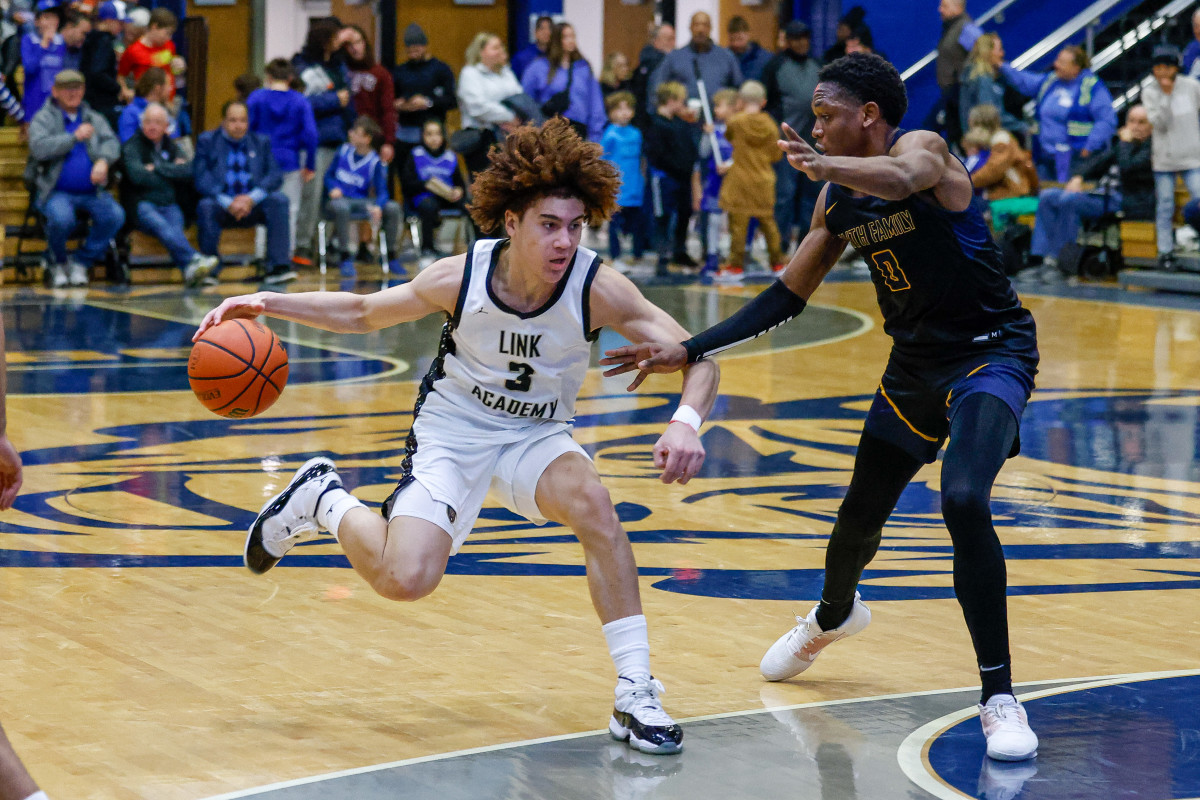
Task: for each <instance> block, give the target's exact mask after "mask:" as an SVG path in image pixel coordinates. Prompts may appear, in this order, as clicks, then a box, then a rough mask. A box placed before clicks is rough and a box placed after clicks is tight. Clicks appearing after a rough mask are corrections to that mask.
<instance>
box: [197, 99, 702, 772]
mask: <svg viewBox="0 0 1200 800" xmlns="http://www.w3.org/2000/svg"><path fill="white" fill-rule="evenodd" d="M491 158H492V166H491V167H490V168H489V169H487V170H485V171H484V172H482V173H480V175H479V176H478V177H477V178H476V180H475V183H474V185H473V187H472V193H473V196H474V201H473V203H472V206H471V214H472V216H473V217H474V219H475V221H476V222H477V223H478V224H479V226H480V228H481V229H482V230H501V229H503V230H504V231H505V233H506V234H507V238H505V239H492V240H481V241H478V242H476V244H475V246H474V247H473V248H472V249H471V251H470V252H469V253H467V254H466V255H460V256H455V257H452V258H446V259H442V260H441V261H438V262H436V263H435V264H433V265H432V266H430V267H429V268H428V269H426V270H425V271H423V272H421V273H420V274H419V275H418V276H417V278H416V279H415V280H413V281H412V282H411V283H408V284H404V285H402V286H396V287H392V288H389V289H384V290H383V291H380V292H377V293H375V294H371V295H356V294H350V293H329V292H310V293H303V294H276V293H269V292H263V293H258V294H253V295H246V296H242V297H233V298H229V299H227V300H225V301H224V302H223V303H221V305H220V306H218V307H217V308H216V309H214V310H213V311H210V312H209V313H208V315H207V316H206V317H205V318H204V321H203V322H202V323H201V325H200V329H199V330H198V331H197V334H196V338H199V336H200V335H201V334H202V333H203V332H204V331H205V330H207V329H208V328H209V327H211V326H212V325H215V324H217V323H219V322H221V321H222V320H226V319H231V318H234V317H242V318H251V317H255V316H258V315H259V314H266V315H267V316H271V317H278V318H281V319H288V320H293V321H295V322H300V323H304V324H306V325H311V326H313V327H317V328H323V329H325V330H331V331H338V332H363V333H365V332H367V331H373V330H378V329H380V328H384V327H387V326H390V325H397V324H399V323H402V322H409V321H412V320H416V319H420V318H422V317H425V316H427V315H429V314H436V313H443V314H446V315H447V316H448V317H449V319H448V321H447V323H446V326H445V328H444V329H443V333H442V341H441V348H440V352H439V355H438V357H437V358H436V359H435V360H434V363H433V365H432V366H431V368H430V370H429V372H428V374H427V375H426V377H425V380H424V382H423V383H422V385H421V391H420V394H419V397H418V399H417V404H416V408H415V409H414V419H413V426H412V431H411V432H410V434H409V437H408V442H407V447H406V453H405V457H404V462H403V465H402V472H403V477H402V479H401V481H400V483H399V485H398V486H397V487H396V490H395V491H394V492H393V493H392V495H391V496H390V497H389V498H388V499H387V501H386V502H385V503H384V505H383V517H381V516H380V515H379V514H377V513H375V512H373V511H369V510H368V509H367V508H366V507H365V506H364V505H363V504H362V503H360V502H359V501H358V500H356V499H355V498H354V497H353V496H352V495H350V494H349V493H348V492H346V491H345V489H344V488H343V487H342V483H341V480H340V478H339V477H338V474H337V472H336V471H335V467H334V464H333V462H331V461H330V460H329V459H326V458H315V459H312V460H311V461H309V462H307V463H306V464H304V466H302V467H301V468H300V470H299V471H298V472H297V473H296V475H295V477H294V478H292V481H291V482H290V483H289V484H288V486H287V487H286V488H285V489H284V490H283V492H281V493H280V494H279V495H278V496H276V497H275V498H274V499H272V500H271V501H270V502H269V503H267V505H266V506H265V507H264V508H263V510H262V513H260V514H259V516H258V519H256V520H255V522H254V525H253V526H252V527H251V528H250V534H249V537H248V538H247V541H246V555H245V560H246V566H247V567H249V568H250V570H251V571H252V572H255V573H263V572H266V571H267V570H269V569H270V568H271V567H273V566H274V565H275V564H276V563H277V562H278V561H279V560H280V559H281V558H282V557H283V556H284V554H286V553H287V552H288V550H290V549H291V548H292V547H293V546H295V545H296V544H299V543H300V542H304V541H309V540H312V539H314V538H316V537H317V536H318V535H319V534H320V533H322V532H325V533H330V534H332V535H334V536H335V537H337V539H338V541H339V542H340V543H341V545H342V547H343V548H344V549H345V551H346V555H347V557H348V558H349V559H350V563H351V564H352V565H353V567H354V569H355V570H356V571H357V572H358V573H359V574H360V575H361V576H362V577H363V578H365V579H366V581H367V582H368V583H369V584H370V585H371V587H372V588H374V589H375V591H376V592H378V593H379V594H380V595H382V596H383V597H386V598H389V599H393V600H417V599H419V598H421V597H424V596H425V595H428V594H429V593H430V592H432V591H433V590H434V589H435V588H436V587H437V585H438V582H439V581H440V580H441V578H442V575H443V573H444V572H445V570H446V563H447V560H448V559H449V558H450V556H451V555H453V554H454V553H455V552H457V551H458V549H459V547H460V546H461V545H462V543H463V541H464V540H465V539H466V538H467V535H468V534H469V533H470V532H471V528H472V526H473V525H474V523H475V520H476V517H477V516H478V514H479V511H480V507H481V506H482V504H483V502H484V498H485V496H486V495H487V493H488V490H489V488H490V490H491V491H492V493H493V496H494V497H495V499H496V500H498V501H499V502H500V503H502V504H503V505H504V506H506V507H507V508H509V509H510V510H512V511H514V512H516V513H518V514H520V515H522V516H524V517H526V518H528V519H530V520H531V521H534V522H543V521H546V520H550V521H553V522H558V523H561V524H563V525H566V526H569V527H570V528H571V529H572V530H573V531H574V533H575V535H576V536H577V537H578V538H579V541H580V542H581V543H582V545H583V549H584V555H585V559H586V564H587V578H588V588H589V590H590V592H591V597H592V603H593V605H594V606H595V608H596V613H597V614H598V615H599V617H600V620H601V622H602V623H603V630H604V634H605V638H606V639H607V642H608V646H609V651H610V653H611V655H612V659H613V663H614V664H615V665H616V668H617V675H618V679H617V688H616V702H615V704H614V709H613V715H612V719H611V720H610V722H609V731H610V732H611V733H612V735H613V736H614V737H616V738H618V739H624V740H627V741H628V742H629V743H630V745H631V746H632V747H635V748H636V749H638V750H641V751H643V752H647V753H676V752H678V751H679V750H680V748H681V747H682V738H683V732H682V730H681V729H680V727H679V726H678V725H677V724H675V722H674V720H672V719H671V718H670V717H669V716H668V715H667V713H666V712H665V711H663V708H662V705H661V703H660V702H659V700H658V693H659V692H660V691H661V690H662V685H661V684H660V683H659V682H658V681H656V680H655V679H654V678H653V677H651V673H650V646H649V640H648V638H647V632H646V618H645V617H644V616H643V615H642V608H641V600H640V598H639V594H638V577H637V565H636V564H635V563H634V559H633V550H632V548H631V547H630V544H629V539H628V537H627V536H626V534H625V531H624V530H623V529H622V527H621V524H620V522H619V521H618V519H617V514H616V511H615V510H614V508H613V504H612V500H611V499H610V498H609V494H608V491H607V490H606V489H605V488H604V486H603V485H602V484H601V483H600V478H599V475H598V474H597V472H596V469H595V467H594V466H593V465H592V462H591V460H590V459H589V458H588V456H587V455H586V454H585V453H584V451H583V449H582V448H581V447H580V446H579V445H578V444H577V443H576V442H575V440H574V439H573V438H572V437H571V421H572V417H573V416H574V406H575V399H576V395H577V393H578V392H579V388H580V386H581V384H582V382H583V379H584V375H585V373H586V371H587V367H588V357H589V354H590V351H591V344H592V341H593V339H594V338H595V334H596V332H597V331H598V330H599V329H600V328H602V327H606V326H607V327H611V328H612V329H613V330H615V331H616V332H618V333H620V334H622V335H623V336H625V337H626V338H628V339H629V340H630V341H635V342H637V341H646V340H647V339H667V340H670V339H671V337H675V339H679V338H680V337H685V338H686V335H687V334H686V332H685V331H684V330H683V328H681V327H680V326H679V324H678V323H676V322H675V321H674V320H673V319H672V318H671V317H670V316H669V315H668V314H667V313H666V312H665V311H663V310H661V309H659V308H658V307H656V306H654V305H653V304H651V303H650V302H649V301H648V300H646V298H645V297H643V296H642V294H641V293H640V292H639V291H638V289H637V288H636V287H635V286H634V285H633V283H631V282H630V281H629V280H628V279H627V278H625V277H624V276H622V275H621V274H620V273H618V272H617V271H616V270H614V269H612V268H610V267H607V266H602V265H601V264H600V261H599V258H598V257H597V255H596V253H594V252H592V251H590V250H588V249H586V248H583V247H580V246H579V239H580V235H581V233H582V231H583V227H584V225H585V224H587V223H590V224H598V223H599V222H600V221H602V220H603V219H605V218H607V217H608V216H609V215H610V214H611V213H612V212H613V211H614V210H615V209H616V198H617V188H618V185H619V182H620V179H619V177H618V173H617V171H616V169H615V168H614V167H613V166H612V165H611V164H610V163H609V162H607V161H604V160H603V158H602V154H601V149H600V147H599V146H598V145H595V144H589V143H587V142H584V141H583V140H581V139H579V137H578V136H576V134H575V133H574V132H573V130H572V129H571V127H570V125H569V124H568V123H567V122H566V121H565V120H562V119H556V120H552V121H550V122H547V123H546V124H545V125H544V126H543V127H542V128H540V129H538V128H533V127H525V128H521V129H520V130H518V131H517V132H516V133H513V134H511V135H510V136H509V137H508V138H507V139H506V140H505V142H504V144H503V145H502V147H501V148H500V149H499V150H497V151H496V152H494V153H493V154H492V156H491ZM717 379H718V371H717V368H716V365H715V364H713V363H711V362H702V363H698V364H696V365H694V366H692V367H690V368H689V370H688V372H687V373H686V374H685V375H684V379H683V389H682V398H681V401H682V402H681V405H680V406H679V409H678V410H677V411H676V412H675V416H674V418H673V419H672V423H671V424H668V426H667V429H666V431H664V433H663V435H662V437H661V438H660V439H659V440H658V442H657V443H656V444H655V445H654V451H653V452H654V461H655V465H656V466H657V467H659V468H661V469H662V470H663V472H662V481H663V482H664V483H671V482H673V481H679V482H680V483H687V482H688V480H690V479H691V478H692V477H693V476H695V475H696V473H697V472H698V471H699V469H700V467H701V465H702V463H703V461H704V448H703V446H702V445H701V443H700V439H699V436H698V431H699V428H700V424H701V422H702V420H703V418H704V416H706V415H707V414H708V412H709V411H710V410H711V408H712V404H713V401H714V400H715V398H716V393H717Z"/></svg>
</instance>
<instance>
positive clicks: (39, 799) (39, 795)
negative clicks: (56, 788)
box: [25, 792, 50, 800]
mask: <svg viewBox="0 0 1200 800" xmlns="http://www.w3.org/2000/svg"><path fill="white" fill-rule="evenodd" d="M25 800H50V798H49V797H47V796H46V793H45V792H34V793H33V794H31V795H29V797H26V798H25Z"/></svg>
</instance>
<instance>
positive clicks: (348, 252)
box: [325, 117, 403, 278]
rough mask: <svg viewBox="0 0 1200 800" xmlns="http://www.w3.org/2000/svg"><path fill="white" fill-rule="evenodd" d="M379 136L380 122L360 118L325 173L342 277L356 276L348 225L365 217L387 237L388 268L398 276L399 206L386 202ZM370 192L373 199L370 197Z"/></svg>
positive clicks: (353, 238) (329, 210) (384, 176)
mask: <svg viewBox="0 0 1200 800" xmlns="http://www.w3.org/2000/svg"><path fill="white" fill-rule="evenodd" d="M381 135H382V131H381V130H380V129H379V123H378V122H376V121H375V120H373V119H371V118H370V117H359V118H358V119H356V120H355V121H354V125H353V126H352V127H351V128H350V133H349V139H350V142H349V144H344V145H342V146H341V148H340V149H339V150H338V151H337V155H336V156H334V159H333V161H332V162H331V163H330V165H329V170H328V171H327V172H326V173H325V191H326V192H328V197H329V205H328V206H327V208H326V214H327V215H328V216H330V217H333V220H334V225H335V228H336V229H337V240H338V244H339V246H340V247H341V248H342V265H341V272H342V277H344V278H353V277H354V276H355V275H357V271H356V270H355V268H354V252H355V247H354V242H355V237H352V235H351V233H352V231H351V225H350V222H351V220H353V219H363V218H368V219H370V220H371V227H372V228H378V227H379V225H380V224H381V223H382V225H383V231H384V235H385V236H386V237H387V247H388V256H389V258H390V261H389V262H388V268H389V269H391V271H392V272H394V273H396V274H401V273H402V272H403V268H402V267H401V266H400V260H399V258H397V251H396V244H397V242H398V241H399V238H400V237H399V233H400V221H401V214H400V206H398V205H397V204H396V203H394V202H392V201H391V200H389V199H388V186H387V183H388V181H387V166H385V165H384V163H383V162H382V161H380V160H379V154H378V153H376V152H375V142H376V141H377V140H378V139H379V137H380V136H381ZM372 189H373V190H374V192H375V197H374V198H373V200H372V198H371V191H372Z"/></svg>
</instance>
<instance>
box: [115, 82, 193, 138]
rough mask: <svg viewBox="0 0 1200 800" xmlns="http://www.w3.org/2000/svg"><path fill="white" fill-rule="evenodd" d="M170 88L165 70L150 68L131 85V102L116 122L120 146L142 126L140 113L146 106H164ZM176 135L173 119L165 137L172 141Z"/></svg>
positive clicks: (176, 130) (177, 130) (177, 133)
mask: <svg viewBox="0 0 1200 800" xmlns="http://www.w3.org/2000/svg"><path fill="white" fill-rule="evenodd" d="M170 88H171V76H169V75H167V72H166V70H163V69H159V68H158V67H151V68H150V69H148V70H146V71H145V72H143V73H142V75H141V77H140V78H138V79H137V82H136V83H135V84H134V85H133V95H134V96H133V100H132V101H130V103H129V105H127V106H125V108H124V109H123V110H122V111H121V116H120V117H119V118H118V120H117V136H118V137H120V139H121V144H124V143H125V142H128V141H129V140H130V139H132V138H133V135H134V134H135V133H137V132H138V128H140V127H141V124H142V112H143V111H145V110H146V107H147V106H148V105H150V104H151V103H162V104H163V105H166V103H167V94H168V93H169V92H170ZM178 135H179V128H178V126H177V125H176V122H175V119H174V118H172V119H171V123H170V126H169V127H168V129H167V136H170V137H171V138H172V139H174V138H175V137H176V136H178Z"/></svg>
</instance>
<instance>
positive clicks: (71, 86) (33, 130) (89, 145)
mask: <svg viewBox="0 0 1200 800" xmlns="http://www.w3.org/2000/svg"><path fill="white" fill-rule="evenodd" d="M83 90H84V80H83V75H82V74H81V73H79V72H77V71H76V70H73V69H65V70H63V71H62V72H60V73H58V75H57V76H56V77H55V79H54V86H53V88H52V89H51V90H50V95H51V99H50V101H49V102H47V103H46V104H45V105H43V106H42V108H41V110H40V111H38V112H37V113H36V114H34V115H33V120H32V121H31V122H30V124H29V161H28V163H27V164H26V167H25V180H26V182H27V183H32V184H33V185H34V187H35V192H34V202H36V203H37V206H38V208H39V209H40V210H41V212H42V214H43V215H44V216H45V218H46V244H47V245H48V248H49V253H48V259H47V261H48V263H49V271H50V285H51V286H54V287H62V286H66V285H68V284H70V285H72V286H86V285H87V282H88V270H89V269H90V268H91V266H92V264H94V263H95V262H97V261H99V260H100V259H101V258H102V257H103V256H104V254H105V253H106V252H107V251H108V248H109V246H110V245H111V244H112V241H113V237H114V236H116V234H117V231H119V230H120V229H121V226H122V225H124V224H125V212H124V210H122V208H121V206H120V204H119V203H117V201H116V200H115V199H114V198H113V196H112V195H111V194H109V193H108V192H107V191H105V186H106V185H107V184H108V178H109V166H110V165H112V164H113V163H114V162H115V161H116V160H117V159H118V158H120V156H121V147H120V144H118V142H117V135H116V134H115V133H113V130H112V128H111V127H110V126H109V124H108V120H106V119H105V118H104V115H102V114H100V113H99V112H98V111H95V110H93V109H92V108H90V107H89V106H88V105H87V103H85V102H83ZM80 213H82V214H84V215H85V216H87V217H88V218H89V219H90V220H91V226H90V229H89V230H88V235H87V239H86V240H85V241H84V243H83V246H82V247H80V248H79V249H78V250H77V251H76V253H75V257H74V258H72V259H68V258H67V239H68V238H69V237H70V235H71V232H72V231H73V230H74V229H75V226H76V224H77V221H78V215H79V214H80Z"/></svg>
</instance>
